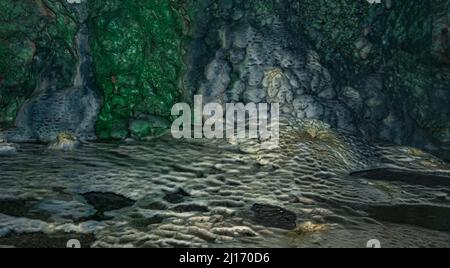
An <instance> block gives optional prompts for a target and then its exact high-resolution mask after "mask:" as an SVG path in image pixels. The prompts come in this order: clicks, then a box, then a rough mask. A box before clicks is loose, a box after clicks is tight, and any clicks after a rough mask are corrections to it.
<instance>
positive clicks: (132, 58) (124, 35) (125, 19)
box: [90, 0, 187, 139]
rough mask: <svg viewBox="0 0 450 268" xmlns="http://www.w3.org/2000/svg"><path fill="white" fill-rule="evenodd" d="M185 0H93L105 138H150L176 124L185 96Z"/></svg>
mask: <svg viewBox="0 0 450 268" xmlns="http://www.w3.org/2000/svg"><path fill="white" fill-rule="evenodd" d="M183 5H184V4H183V2H182V1H166V0H150V1H134V0H133V1H120V0H95V1H90V14H91V19H90V23H91V25H92V27H91V36H92V37H93V38H92V41H91V43H92V48H93V56H94V59H95V74H96V79H97V84H98V86H99V88H100V89H101V91H102V92H103V95H104V105H103V108H102V110H101V113H100V116H99V118H98V121H97V133H98V135H99V137H100V138H102V139H110V138H113V139H124V138H126V137H128V136H133V137H135V138H145V137H147V136H151V135H155V134H158V133H160V132H161V131H163V130H165V129H168V128H170V120H171V114H170V111H171V108H172V106H173V104H175V103H176V102H178V101H180V100H182V99H183V97H184V95H183V94H184V93H183V90H182V85H181V83H180V82H181V81H180V78H181V75H182V72H183V70H184V63H183V45H184V43H183V41H184V32H185V27H187V26H186V25H185V24H186V23H187V22H186V21H185V18H184V11H183V10H184V8H183Z"/></svg>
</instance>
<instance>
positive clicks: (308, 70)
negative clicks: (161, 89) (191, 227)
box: [187, 0, 450, 151]
mask: <svg viewBox="0 0 450 268" xmlns="http://www.w3.org/2000/svg"><path fill="white" fill-rule="evenodd" d="M204 2H206V4H205V5H204V6H203V7H202V8H199V9H198V10H197V13H195V15H194V16H193V21H194V27H193V41H192V43H191V45H190V47H189V50H188V64H189V73H188V79H187V85H188V88H189V89H190V90H191V92H194V93H199V94H203V95H204V97H205V96H206V98H207V99H208V100H209V101H217V102H219V103H225V102H230V101H231V102H236V101H241V102H245V103H248V102H279V103H280V105H281V109H282V113H284V114H287V115H291V116H294V117H297V118H311V119H319V120H321V121H324V122H326V123H329V124H331V125H332V126H333V127H338V128H341V129H344V130H347V131H349V132H351V133H355V134H358V135H362V136H365V137H368V138H370V139H372V140H385V141H389V142H395V143H398V144H410V145H415V146H419V147H424V148H427V149H430V150H438V151H442V150H443V149H445V148H446V147H447V146H448V141H449V127H450V126H449V125H448V122H450V120H449V118H450V108H449V106H448V105H447V102H448V99H449V98H450V85H449V73H450V72H449V65H448V59H449V47H448V33H447V32H448V14H449V13H448V10H449V9H448V1H423V2H421V3H417V2H412V1H401V0H397V1H383V3H382V4H372V5H371V4H369V3H368V2H367V1H340V2H336V1H272V0H265V1H214V0H211V1H204Z"/></svg>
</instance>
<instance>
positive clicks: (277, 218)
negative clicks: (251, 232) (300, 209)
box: [251, 204, 297, 230]
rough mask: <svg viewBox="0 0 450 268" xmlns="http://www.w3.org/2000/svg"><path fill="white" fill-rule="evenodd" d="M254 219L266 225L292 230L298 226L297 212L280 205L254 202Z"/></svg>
mask: <svg viewBox="0 0 450 268" xmlns="http://www.w3.org/2000/svg"><path fill="white" fill-rule="evenodd" d="M251 210H252V212H253V221H255V222H256V223H258V224H261V225H263V226H266V227H274V228H280V229H287V230H292V229H294V228H295V227H296V226H297V222H296V221H297V216H296V215H295V213H293V212H291V211H288V210H285V209H283V208H280V207H276V206H271V205H264V204H254V205H253V206H252V209H251Z"/></svg>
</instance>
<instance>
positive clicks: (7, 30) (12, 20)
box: [0, 0, 77, 125]
mask: <svg viewBox="0 0 450 268" xmlns="http://www.w3.org/2000/svg"><path fill="white" fill-rule="evenodd" d="M76 29H77V26H76V23H75V22H74V21H73V19H72V18H71V16H70V13H69V12H68V11H67V10H66V8H65V7H64V5H63V4H62V3H61V2H60V0H38V1H13V0H4V1H1V2H0V124H2V125H10V124H12V122H13V121H14V119H15V117H16V114H17V111H18V110H19V109H20V107H21V106H22V104H23V103H24V102H25V101H26V100H27V99H28V98H29V97H30V95H31V93H32V92H33V90H34V89H35V88H36V84H37V77H38V74H39V73H40V72H41V71H42V70H43V68H45V66H46V65H47V64H48V62H49V61H52V62H54V63H56V64H57V65H58V66H61V68H62V69H63V72H62V74H61V75H62V79H59V80H58V85H55V86H57V87H59V86H61V87H64V86H67V85H68V84H70V83H71V77H72V75H73V68H72V67H73V66H74V64H75V57H74V54H73V49H72V45H73V38H74V36H75V32H76ZM36 56H39V58H40V60H36Z"/></svg>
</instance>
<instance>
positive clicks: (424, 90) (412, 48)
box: [293, 0, 450, 137]
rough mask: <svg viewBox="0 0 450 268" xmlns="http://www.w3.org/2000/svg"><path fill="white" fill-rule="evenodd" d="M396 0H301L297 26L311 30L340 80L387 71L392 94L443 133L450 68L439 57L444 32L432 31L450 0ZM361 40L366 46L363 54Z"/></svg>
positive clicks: (447, 115)
mask: <svg viewBox="0 0 450 268" xmlns="http://www.w3.org/2000/svg"><path fill="white" fill-rule="evenodd" d="M392 3H393V5H392V6H391V7H390V8H389V9H387V8H386V7H385V4H384V3H383V4H380V5H369V4H368V3H367V2H366V1H352V0H342V1H327V0H310V1H308V0H307V1H299V2H298V3H297V4H296V5H295V6H293V9H294V10H297V12H296V13H297V15H298V19H297V20H293V21H294V22H293V26H294V29H295V28H296V29H300V28H301V29H303V30H305V31H306V32H307V34H308V36H309V37H310V38H311V40H312V41H313V43H314V44H315V46H316V48H317V50H318V52H319V53H320V54H321V56H322V60H323V62H324V64H327V65H329V66H330V69H331V70H332V71H334V72H337V74H336V75H335V77H339V78H340V79H339V78H338V79H337V81H335V82H336V83H337V84H341V85H342V86H346V85H347V84H348V83H352V81H355V78H356V77H358V76H361V75H362V76H364V75H367V74H374V73H382V74H383V76H384V78H385V80H384V83H385V87H384V90H385V93H386V95H387V97H389V98H390V99H391V100H392V102H397V103H401V104H402V105H403V106H404V108H405V112H406V114H407V115H408V116H410V117H411V118H412V119H413V120H414V121H416V122H417V124H418V125H419V126H420V127H421V128H423V129H424V130H426V131H427V132H428V133H429V134H431V135H432V136H436V137H438V136H439V135H440V133H443V132H445V131H446V129H448V128H450V125H449V118H450V109H449V108H448V105H445V104H444V103H442V101H443V99H445V97H443V95H442V94H443V93H442V92H443V89H445V88H447V89H448V88H450V84H449V81H448V77H449V73H450V72H449V70H448V68H449V67H448V64H447V66H444V65H443V64H442V61H443V60H442V58H441V59H439V58H438V57H437V56H436V54H439V53H437V52H436V47H438V46H439V44H437V43H438V42H439V37H438V38H436V37H435V36H434V35H433V34H434V33H436V32H440V29H439V28H437V26H436V25H437V23H436V22H437V21H439V20H440V19H441V18H442V17H445V16H447V18H448V10H449V8H450V7H449V2H448V1H446V0H435V1H434V0H433V1H432V0H424V1H408V0H396V1H392ZM444 26H445V25H444ZM447 27H448V25H447ZM358 45H361V46H363V49H367V52H368V53H367V54H365V55H364V57H361V48H358V47H357V46H358ZM364 46H365V47H364ZM358 49H359V50H358ZM447 54H448V51H447ZM447 60H448V58H447ZM444 61H445V59H444ZM437 74H443V75H442V76H440V77H439V76H438V75H437ZM447 94H448V93H447ZM447 96H448V95H447Z"/></svg>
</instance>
